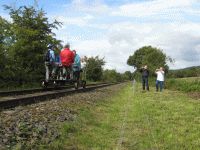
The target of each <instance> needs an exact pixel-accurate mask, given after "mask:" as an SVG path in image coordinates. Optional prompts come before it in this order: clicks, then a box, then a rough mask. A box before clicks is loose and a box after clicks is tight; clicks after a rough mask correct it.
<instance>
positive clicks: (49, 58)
mask: <svg viewBox="0 0 200 150" xmlns="http://www.w3.org/2000/svg"><path fill="white" fill-rule="evenodd" d="M45 70H46V76H45V80H46V81H47V82H48V81H49V76H50V75H51V76H52V78H54V76H55V71H56V68H55V53H54V49H53V45H51V44H49V45H48V51H47V53H46V56H45ZM50 70H51V71H50Z"/></svg>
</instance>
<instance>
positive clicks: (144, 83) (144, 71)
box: [140, 65, 149, 91]
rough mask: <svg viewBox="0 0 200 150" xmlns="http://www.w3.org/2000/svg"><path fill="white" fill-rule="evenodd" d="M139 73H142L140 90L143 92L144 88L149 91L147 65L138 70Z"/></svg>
mask: <svg viewBox="0 0 200 150" xmlns="http://www.w3.org/2000/svg"><path fill="white" fill-rule="evenodd" d="M140 72H141V73H142V89H143V90H145V86H146V90H148V91H149V81H148V77H149V70H148V69H147V65H145V66H144V67H142V68H140Z"/></svg>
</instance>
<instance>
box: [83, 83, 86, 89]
mask: <svg viewBox="0 0 200 150" xmlns="http://www.w3.org/2000/svg"><path fill="white" fill-rule="evenodd" d="M82 87H83V88H84V89H85V88H86V81H82Z"/></svg>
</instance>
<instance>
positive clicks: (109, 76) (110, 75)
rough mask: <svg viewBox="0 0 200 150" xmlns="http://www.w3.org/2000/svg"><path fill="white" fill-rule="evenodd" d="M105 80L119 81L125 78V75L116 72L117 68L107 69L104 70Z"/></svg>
mask: <svg viewBox="0 0 200 150" xmlns="http://www.w3.org/2000/svg"><path fill="white" fill-rule="evenodd" d="M102 80H103V81H109V82H119V81H122V80H123V76H122V75H121V74H120V73H118V72H116V70H109V69H106V70H104V71H103V79H102Z"/></svg>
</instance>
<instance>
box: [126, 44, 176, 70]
mask: <svg viewBox="0 0 200 150" xmlns="http://www.w3.org/2000/svg"><path fill="white" fill-rule="evenodd" d="M167 61H170V62H173V60H172V59H171V58H170V57H167V56H166V54H165V53H163V51H162V50H160V49H158V48H155V47H152V46H144V47H142V48H140V49H138V50H136V51H135V53H134V54H133V55H131V56H129V58H128V60H127V64H128V65H130V66H133V67H135V68H136V69H137V70H138V69H139V68H141V67H142V66H143V65H148V68H149V70H150V72H151V73H154V71H155V69H156V68H158V67H160V66H162V67H164V68H165V70H168V69H169V67H168V65H167Z"/></svg>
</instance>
